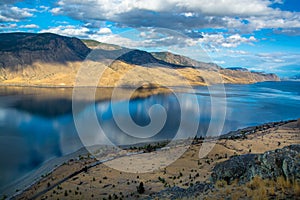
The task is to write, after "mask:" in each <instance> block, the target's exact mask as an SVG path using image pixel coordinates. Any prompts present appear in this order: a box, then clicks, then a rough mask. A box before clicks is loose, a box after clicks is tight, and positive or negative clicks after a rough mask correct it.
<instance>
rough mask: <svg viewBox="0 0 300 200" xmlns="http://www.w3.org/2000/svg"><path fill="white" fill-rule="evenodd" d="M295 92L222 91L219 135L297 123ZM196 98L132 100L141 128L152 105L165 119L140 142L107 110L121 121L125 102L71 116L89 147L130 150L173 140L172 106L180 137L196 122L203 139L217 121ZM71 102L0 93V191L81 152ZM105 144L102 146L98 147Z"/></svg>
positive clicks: (261, 88)
mask: <svg viewBox="0 0 300 200" xmlns="http://www.w3.org/2000/svg"><path fill="white" fill-rule="evenodd" d="M299 88H300V85H299V82H277V83H276V82H266V83H259V84H254V85H227V86H226V93H227V94H228V95H227V98H226V103H227V106H226V108H227V112H226V120H225V124H224V128H223V130H222V132H223V133H227V132H229V131H231V130H235V129H237V128H241V127H246V126H252V125H256V124H261V123H264V122H270V121H281V120H288V119H295V118H299V117H300V116H299V109H300V101H299V100H300V97H299V94H300V91H299ZM106 90H107V91H106ZM211 92H212V93H213V94H214V95H215V96H216V98H217V99H219V101H218V103H219V106H221V105H224V104H223V103H224V99H222V98H221V97H220V96H221V95H219V91H218V90H213V91H211ZM105 93H107V94H108V93H109V92H108V89H102V88H101V89H100V88H99V89H98V94H102V95H103V96H106V95H104V94H105ZM196 93H197V101H196V102H195V101H191V98H190V95H191V94H189V92H187V93H179V95H178V97H179V99H177V98H175V96H174V95H168V94H160V95H154V96H150V97H147V98H145V99H143V98H135V99H132V100H131V101H130V103H129V111H130V115H131V117H132V119H133V120H134V121H135V122H136V123H137V124H138V125H141V126H145V125H147V124H149V123H150V119H149V113H148V111H149V108H150V107H151V106H152V105H155V104H159V105H161V106H163V107H164V108H165V109H166V112H167V116H168V117H167V122H166V124H165V125H164V126H163V127H162V129H161V130H160V131H159V132H158V134H156V135H155V136H153V137H151V138H146V139H138V138H134V137H132V136H129V135H128V134H126V133H124V132H123V131H122V130H120V128H119V127H118V126H117V125H116V122H115V121H114V118H113V114H112V108H113V106H115V108H116V109H117V110H118V113H117V114H118V116H119V117H127V116H126V115H125V114H126V112H125V111H126V109H127V107H126V102H125V101H124V100H122V98H120V99H119V100H118V101H115V102H113V103H112V104H111V103H110V102H108V101H105V100H104V99H105V98H104V99H102V100H100V96H101V95H100V96H99V100H100V101H96V104H94V103H91V101H87V100H84V101H83V100H80V102H82V107H81V109H80V110H79V111H78V112H77V113H74V114H75V116H77V117H78V119H79V121H80V123H82V124H83V125H84V127H85V129H84V133H85V135H87V136H89V137H91V138H92V139H94V141H99V138H100V139H101V135H102V136H103V134H105V135H106V136H107V137H108V139H110V140H111V141H113V142H114V143H115V144H131V143H138V142H147V141H153V140H163V139H171V138H173V137H174V135H175V134H176V133H177V131H178V128H179V126H180V125H179V122H180V113H181V111H180V106H179V105H178V101H180V102H181V103H182V105H183V106H182V109H183V110H185V111H186V113H188V114H189V116H186V117H184V118H183V120H184V124H183V126H182V129H181V134H182V135H189V134H191V133H190V131H189V130H190V123H194V122H196V123H198V125H199V128H198V131H197V132H198V135H205V133H206V130H207V127H208V125H209V122H212V123H217V122H218V117H213V120H212V119H211V106H210V101H211V99H210V95H209V93H208V90H207V88H205V87H197V88H196ZM71 97H72V89H70V90H69V89H65V90H61V89H49V88H48V89H47V88H36V89H33V88H32V89H31V88H29V89H28V90H25V89H24V90H18V88H15V89H14V90H12V91H9V89H7V88H6V89H5V88H1V92H0V98H1V105H0V130H1V132H0V137H1V140H0V141H1V144H0V148H1V151H0V152H1V153H0V158H1V159H0V160H1V161H0V162H1V164H0V166H1V177H3V178H2V179H1V186H3V185H4V184H6V183H8V182H10V181H12V180H14V178H15V177H20V176H22V175H24V174H25V173H27V172H29V171H30V170H31V169H34V168H36V167H37V166H40V165H41V164H42V163H43V162H44V161H46V160H48V159H50V158H53V157H60V156H61V155H65V154H68V153H71V152H74V151H76V150H78V149H79V148H80V147H82V143H81V141H80V139H79V136H78V133H77V131H76V129H75V125H74V121H73V115H72V102H71ZM5 99H6V100H5ZM83 99H84V96H83ZM2 100H3V101H2ZM195 107H199V110H200V111H199V112H196V109H195ZM93 109H95V111H96V116H97V120H98V121H99V123H100V124H101V126H102V128H103V131H104V132H97V131H96V132H95V129H94V128H93V125H91V122H90V121H91V120H90V119H91V113H92V111H93ZM155 113H156V112H154V117H157V118H159V117H160V116H156V115H155ZM216 115H218V113H216ZM213 127H214V126H213ZM135 134H137V135H138V133H135ZM100 141H101V140H100ZM106 142H107V141H106V140H102V143H103V144H106ZM12 147H13V148H12ZM8 149H9V151H8ZM8 158H9V159H8ZM1 186H0V187H1Z"/></svg>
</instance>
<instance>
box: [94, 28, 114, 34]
mask: <svg viewBox="0 0 300 200" xmlns="http://www.w3.org/2000/svg"><path fill="white" fill-rule="evenodd" d="M97 33H98V34H103V35H105V34H111V33H112V32H111V30H110V29H109V28H100V30H99V31H98V32H97Z"/></svg>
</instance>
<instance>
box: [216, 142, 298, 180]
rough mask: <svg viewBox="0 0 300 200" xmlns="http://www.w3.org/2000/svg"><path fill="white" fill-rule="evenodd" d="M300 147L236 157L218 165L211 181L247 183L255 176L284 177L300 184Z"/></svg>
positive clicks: (265, 177) (295, 146)
mask: <svg viewBox="0 0 300 200" xmlns="http://www.w3.org/2000/svg"><path fill="white" fill-rule="evenodd" d="M299 157H300V145H291V146H287V147H284V148H282V149H277V150H274V151H268V152H265V153H264V154H246V155H241V156H235V157H232V158H230V159H229V160H227V161H225V162H222V163H219V164H217V165H216V166H215V167H214V169H213V172H212V175H211V181H212V182H213V183H216V182H217V181H218V180H225V181H226V182H227V183H228V184H231V183H232V182H233V181H234V180H236V179H237V180H238V182H239V183H246V182H248V181H250V180H251V179H252V178H253V177H255V176H260V177H262V178H263V179H276V178H277V177H279V176H283V177H285V178H286V179H288V180H296V181H298V182H300V173H299V172H300V159H299Z"/></svg>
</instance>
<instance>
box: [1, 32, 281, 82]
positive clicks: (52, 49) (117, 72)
mask: <svg viewBox="0 0 300 200" xmlns="http://www.w3.org/2000/svg"><path fill="white" fill-rule="evenodd" d="M107 61H113V62H112V63H111V64H110V65H109V67H108V69H107V70H105V73H103V75H102V78H101V81H100V82H99V85H98V86H135V85H140V84H147V83H150V82H153V83H157V84H160V85H168V86H178V85H184V84H185V82H186V81H187V82H188V83H189V84H191V85H207V84H214V83H221V82H224V83H255V82H260V81H279V78H278V77H277V76H276V75H275V74H263V73H256V72H249V71H248V70H238V69H224V68H222V67H220V66H218V65H216V64H214V63H204V62H200V61H196V60H193V59H191V58H188V57H185V56H182V55H176V54H173V53H170V52H154V53H149V52H146V51H141V50H138V49H128V48H124V47H121V46H117V45H111V44H106V43H100V42H97V41H94V40H80V39H78V38H74V37H72V38H71V37H65V36H60V35H56V34H52V33H41V34H35V33H3V34H0V84H2V85H35V86H74V84H75V82H74V81H75V78H76V74H77V72H78V70H79V69H80V67H81V66H82V65H83V64H84V65H93V66H95V65H99V67H100V66H102V67H103V64H104V63H106V62H107ZM133 69H134V70H133ZM92 70H93V68H92V67H91V72H90V73H89V75H87V76H90V74H93V71H92ZM129 71H130V74H129V75H130V76H129V75H128V73H129ZM124 75H128V77H127V78H123V79H122V81H120V78H121V77H123V76H124Z"/></svg>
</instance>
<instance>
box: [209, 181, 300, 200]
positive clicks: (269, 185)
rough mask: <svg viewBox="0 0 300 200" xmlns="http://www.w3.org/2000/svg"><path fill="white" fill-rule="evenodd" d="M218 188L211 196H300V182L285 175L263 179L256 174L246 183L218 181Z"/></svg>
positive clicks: (261, 198)
mask: <svg viewBox="0 0 300 200" xmlns="http://www.w3.org/2000/svg"><path fill="white" fill-rule="evenodd" d="M215 186H216V187H215V188H216V189H215V190H214V191H213V192H211V193H210V194H208V196H209V197H211V198H212V197H214V198H218V199H232V200H234V199H253V200H265V199H270V198H275V197H277V198H279V199H287V198H291V197H295V198H294V199H297V198H298V199H299V197H300V184H299V183H298V182H296V181H291V180H287V179H285V178H284V177H283V176H281V177H278V178H277V179H276V180H271V179H262V178H261V177H259V176H255V177H254V178H253V179H252V180H251V181H249V182H248V183H246V184H243V185H238V184H236V183H234V184H231V185H227V184H226V182H224V181H217V183H216V185H215Z"/></svg>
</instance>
